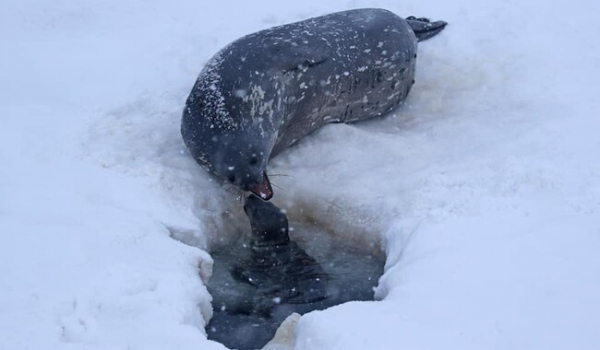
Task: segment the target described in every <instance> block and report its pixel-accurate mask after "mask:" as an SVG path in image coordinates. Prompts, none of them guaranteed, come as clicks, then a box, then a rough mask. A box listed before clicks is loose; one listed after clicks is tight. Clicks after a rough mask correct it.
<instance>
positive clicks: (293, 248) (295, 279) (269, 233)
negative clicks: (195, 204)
mask: <svg viewBox="0 0 600 350" xmlns="http://www.w3.org/2000/svg"><path fill="white" fill-rule="evenodd" d="M244 212H245V213H246V216H247V217H248V219H249V220H250V226H251V228H252V238H251V240H250V248H251V254H250V257H249V258H248V259H246V260H245V261H243V262H242V263H241V264H239V265H237V266H235V267H234V268H233V269H232V271H231V273H232V276H233V277H234V278H235V279H236V280H238V281H239V282H242V283H247V284H249V285H251V286H253V287H254V288H256V292H255V296H256V297H258V299H259V300H255V301H254V302H253V303H252V305H253V309H254V310H253V312H260V313H264V314H267V315H269V314H271V313H272V310H273V308H275V307H280V306H281V305H284V304H310V303H315V302H319V301H322V300H324V299H326V298H327V297H328V291H327V281H328V280H329V276H328V275H327V274H326V273H325V271H324V270H323V268H322V267H321V265H319V264H318V263H317V261H316V260H315V259H314V258H312V257H311V256H310V255H308V254H307V253H306V252H305V251H304V250H303V249H301V248H300V247H298V244H296V242H294V241H291V240H290V237H289V224H288V220H287V216H286V215H285V213H284V212H283V211H281V209H279V208H278V207H276V206H275V205H274V204H272V203H270V202H265V201H263V200H261V199H260V198H258V197H257V196H255V195H253V194H252V195H250V196H248V197H247V198H246V201H245V203H244Z"/></svg>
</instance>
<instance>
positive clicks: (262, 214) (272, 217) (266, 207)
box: [244, 195, 290, 248]
mask: <svg viewBox="0 0 600 350" xmlns="http://www.w3.org/2000/svg"><path fill="white" fill-rule="evenodd" d="M244 211H245V212H246V216H248V219H250V226H251V227H252V247H253V248H266V247H276V246H281V245H285V244H288V243H289V242H290V237H289V227H288V220H287V216H286V215H285V213H283V212H282V211H281V209H279V208H277V207H276V206H275V205H273V204H272V203H269V202H265V201H263V200H262V199H260V198H258V197H257V196H255V195H250V196H248V197H247V198H246V202H245V203H244Z"/></svg>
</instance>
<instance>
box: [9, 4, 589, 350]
mask: <svg viewBox="0 0 600 350" xmlns="http://www.w3.org/2000/svg"><path fill="white" fill-rule="evenodd" d="M357 7H383V8H387V9H389V10H391V11H394V12H396V13H398V14H401V15H403V16H409V15H416V16H427V17H429V18H431V19H434V20H438V19H440V20H445V21H448V22H449V23H450V24H449V26H448V27H447V28H446V29H445V30H444V31H443V32H442V33H441V34H440V35H439V36H438V37H436V38H434V39H431V40H430V41H426V42H423V43H421V44H420V46H419V58H418V62H417V78H416V84H415V86H414V88H413V90H412V91H411V94H410V96H409V98H408V101H407V103H406V104H405V105H404V106H402V107H401V108H399V109H398V110H397V111H396V113H395V115H394V116H388V117H386V118H384V119H379V120H373V121H369V122H366V123H361V124H355V125H330V126H327V127H325V128H323V129H322V130H320V131H319V132H317V133H315V134H314V135H311V136H310V137H308V138H307V139H304V140H302V141H300V142H299V143H298V144H297V145H295V146H294V147H292V148H291V149H289V150H288V151H286V152H284V153H283V154H281V155H280V156H278V157H277V158H276V159H274V160H273V162H272V163H271V167H272V169H273V170H272V171H273V172H275V173H281V174H287V175H290V177H276V178H275V177H273V178H272V180H273V181H274V182H275V183H276V184H277V185H278V186H280V187H282V189H281V190H279V191H277V192H276V194H275V201H276V203H277V204H278V205H280V206H282V207H284V208H285V209H286V212H287V214H288V215H289V216H290V218H292V219H293V220H297V221H303V220H304V221H308V220H311V221H314V222H316V223H317V224H318V225H319V226H321V227H324V228H326V229H327V230H328V231H331V232H335V233H336V234H338V235H343V236H344V237H345V239H347V240H352V241H355V242H356V243H357V244H371V245H377V244H381V245H382V247H383V249H385V251H386V253H387V257H388V258H387V263H386V272H385V274H384V276H383V277H382V279H381V281H380V285H379V287H378V289H377V291H376V297H377V298H378V299H380V301H377V302H354V303H348V304H345V305H340V306H337V307H334V308H331V309H328V310H325V311H320V312H313V313H310V314H307V315H304V316H302V317H301V318H300V320H299V321H298V326H297V329H296V343H295V348H296V349H311V350H315V349H316V350H318V349H395V348H408V349H417V348H418V349H439V348H447V349H448V348H449V349H482V348H483V349H490V348H503V349H506V348H515V349H573V348H576V349H597V348H600V333H598V331H597V329H598V326H599V325H600V255H599V254H598V253H597V252H598V250H599V248H600V210H599V209H600V153H598V150H599V149H600V138H599V137H598V130H600V120H599V119H598V118H596V114H597V111H598V109H599V108H600V101H599V100H598V98H597V96H596V95H597V92H598V88H597V87H596V86H597V81H598V80H599V79H600V64H599V63H598V62H600V42H598V40H597V37H596V35H595V33H598V32H599V31H600V24H599V23H598V22H597V20H596V19H595V16H596V14H597V13H599V11H600V5H599V4H597V3H594V2H591V1H571V2H567V1H564V0H561V1H556V2H553V3H552V4H549V3H547V2H542V1H539V0H536V1H529V2H517V1H510V0H507V1H498V2H495V3H489V2H476V1H473V0H458V1H453V2H451V3H448V2H444V1H441V0H431V1H427V2H418V1H412V0H411V1H405V2H403V3H402V4H400V3H398V2H397V1H392V0H379V1H370V2H369V1H358V0H357V1H331V2H322V1H319V2H317V1H314V0H309V1H302V2H298V3H293V2H285V3H284V2H277V1H274V0H269V1H263V2H261V3H260V4H256V3H252V2H247V3H245V2H242V3H240V2H235V1H232V0H223V1H219V2H203V3H198V2H194V1H190V0H178V1H172V2H169V3H166V2H164V3H163V2H160V1H156V0H151V1H141V0H133V1H128V2H120V1H113V0H110V1H86V2H77V1H74V0H60V1H53V2H43V1H39V0H27V1H19V2H2V3H1V4H0V40H1V42H2V43H3V50H2V51H3V54H2V55H0V82H1V84H2V88H1V92H2V93H1V94H0V113H1V115H2V122H3V125H2V128H0V146H1V147H0V162H1V164H2V167H1V168H0V226H1V227H2V228H3V230H2V231H3V232H2V235H1V236H0V276H2V278H1V279H0V334H2V336H1V337H0V349H11V350H17V349H67V348H68V349H95V348H98V349H145V350H151V349H172V348H178V349H222V348H223V347H222V346H220V344H217V343H214V342H211V341H207V340H206V337H205V332H204V329H203V326H204V324H205V322H206V319H207V318H208V317H210V314H211V311H210V305H209V301H210V296H209V295H208V293H207V291H206V289H205V287H204V283H203V281H202V279H201V278H200V277H199V275H198V268H199V267H200V275H201V276H202V278H203V279H204V280H206V279H207V278H208V276H209V275H210V269H211V264H212V260H211V258H210V256H209V255H208V253H206V251H207V250H208V249H209V248H210V247H211V246H212V245H214V244H218V243H219V242H220V241H221V240H225V241H226V240H227V239H228V238H230V237H232V235H235V234H239V232H243V231H244V230H247V229H249V227H248V228H246V227H245V226H244V224H245V222H244V216H243V213H241V211H240V208H241V205H240V204H239V202H237V201H236V200H235V199H234V198H233V196H232V195H231V194H229V193H227V192H226V191H225V190H224V189H223V188H221V187H220V186H219V185H218V184H215V183H214V182H213V181H212V180H211V179H210V177H209V176H207V175H206V172H205V171H204V170H203V169H201V168H199V167H198V166H197V165H196V164H195V163H194V162H193V160H191V159H190V157H189V155H188V154H187V153H186V152H185V148H184V146H183V144H182V141H181V139H180V136H179V118H180V115H181V110H182V108H183V104H184V101H185V98H186V97H187V94H188V93H189V90H190V89H191V86H192V85H193V83H194V80H195V77H196V76H197V74H198V73H199V72H200V70H201V68H202V66H203V64H204V63H205V62H206V61H207V60H208V59H209V58H210V57H211V56H212V55H213V54H214V53H216V52H217V51H218V50H219V49H220V48H221V47H223V46H224V45H226V44H227V43H228V42H230V41H232V40H234V39H236V38H238V37H240V36H242V35H245V34H248V33H251V32H253V31H256V30H260V29H263V28H267V27H269V26H273V25H278V24H283V23H287V22H292V21H297V20H301V19H304V18H308V17H311V16H317V15H321V14H325V13H328V12H333V11H337V10H343V9H349V8H357ZM294 322H295V320H294ZM285 332H286V334H288V333H289V332H291V331H290V330H289V329H286V330H285ZM282 337H283V336H282ZM283 338H285V339H291V337H289V336H285V337H283ZM288 345H289V344H288Z"/></svg>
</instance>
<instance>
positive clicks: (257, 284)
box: [206, 202, 385, 350]
mask: <svg viewBox="0 0 600 350" xmlns="http://www.w3.org/2000/svg"><path fill="white" fill-rule="evenodd" d="M261 203H264V202H261ZM261 205H262V204H261ZM269 205H270V204H269ZM250 212H251V211H250ZM271 214H273V213H271ZM274 215H275V217H272V216H271V217H269V216H268V215H262V216H258V217H255V218H251V220H255V221H260V223H265V222H267V223H268V224H269V225H267V226H264V225H263V226H261V227H257V226H256V225H253V229H252V236H251V235H250V232H248V234H246V235H242V237H241V238H239V240H237V241H234V242H229V243H228V244H226V245H222V246H220V247H215V249H214V250H213V251H212V252H211V255H212V257H213V259H214V266H213V275H212V277H211V279H210V281H209V283H208V290H209V292H210V294H211V295H212V297H213V302H212V305H213V310H214V313H213V317H212V319H211V321H210V322H209V323H208V325H207V326H206V332H207V335H208V338H209V339H211V340H215V341H218V342H220V343H222V344H224V345H225V346H227V347H229V348H232V349H240V350H245V349H260V348H262V347H263V346H264V345H265V344H266V343H267V342H269V341H270V340H271V339H272V338H273V336H274V334H275V331H276V330H277V328H278V327H279V325H280V324H281V322H282V321H284V320H285V319H286V318H287V317H288V316H289V315H291V314H292V313H294V312H296V313H299V314H305V313H307V312H310V311H313V310H323V309H326V308H328V307H331V306H335V305H339V304H342V303H345V302H348V301H353V300H360V301H366V300H373V297H374V288H375V287H376V286H377V283H378V280H379V277H380V276H381V275H382V273H383V266H384V263H385V256H384V254H383V253H382V252H381V250H380V249H379V247H371V248H366V247H364V246H360V245H359V244H357V243H354V244H353V242H347V241H344V240H343V239H342V238H341V237H338V236H336V235H332V234H331V233H330V232H326V231H325V230H323V229H322V228H320V227H318V226H317V225H314V224H309V223H306V222H290V223H289V227H290V232H289V237H290V239H291V241H290V242H289V243H288V242H287V241H286V240H285V239H284V240H282V238H285V237H286V236H287V234H286V233H287V232H286V231H287V230H279V231H275V230H276V229H277V228H278V227H279V226H284V228H287V218H285V214H283V213H279V212H277V213H275V214H274ZM248 216H249V217H251V214H248ZM281 216H283V218H285V219H284V220H285V222H282V221H277V217H279V218H281ZM271 223H274V224H271ZM279 228H281V227H279ZM275 232H281V234H275ZM250 236H251V237H250ZM271 243H273V244H271Z"/></svg>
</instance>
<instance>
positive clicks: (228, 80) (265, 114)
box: [181, 9, 446, 199]
mask: <svg viewBox="0 0 600 350" xmlns="http://www.w3.org/2000/svg"><path fill="white" fill-rule="evenodd" d="M445 25H446V23H445V22H433V23H429V21H427V20H425V19H419V20H417V19H414V18H411V19H408V20H405V19H403V18H401V17H398V16H396V15H395V14H393V13H391V12H389V11H386V10H381V9H362V10H351V11H344V12H339V13H333V14H330V15H326V16H322V17H317V18H313V19H309V20H305V21H302V22H297V23H292V24H288V25H283V26H280V27H275V28H272V29H267V30H263V31H260V32H257V33H254V34H251V35H248V36H245V37H243V38H241V39H239V40H236V41H234V42H233V43H231V44H229V45H228V46H226V47H225V48H224V49H222V50H221V51H220V52H219V53H217V54H216V55H215V56H214V57H213V58H212V59H211V60H210V61H209V62H208V64H207V65H206V67H205V68H204V70H203V71H202V72H201V73H200V76H199V77H198V80H197V81H196V84H195V85H194V87H193V89H192V91H191V93H190V95H189V97H188V99H187V102H186V107H185V109H184V112H183V118H182V125H181V133H182V136H183V140H184V142H185V144H186V145H187V147H188V148H189V149H190V152H191V153H192V155H193V157H194V158H195V159H196V161H197V162H198V163H199V164H201V165H202V166H204V167H206V168H207V169H208V170H209V171H211V172H213V173H214V174H216V175H217V176H218V177H220V178H222V179H223V180H226V181H227V182H229V183H231V184H234V185H236V186H238V187H240V188H242V189H243V190H245V191H252V192H254V193H255V194H257V195H259V196H260V197H261V198H263V199H269V198H271V196H272V189H271V186H270V184H269V181H268V179H267V177H266V173H265V171H264V170H265V167H266V165H267V161H268V160H269V159H270V158H271V157H274V156H275V155H277V154H278V153H280V152H281V151H282V150H283V149H285V148H286V147H288V146H290V145H291V144H293V143H294V142H296V141H297V140H298V139H300V138H302V137H303V136H305V135H307V134H309V133H311V132H313V131H314V130H316V129H318V128H320V127H321V126H323V125H325V124H327V123H332V122H353V121H358V120H364V119H368V118H372V117H375V116H379V115H383V114H385V113H387V112H389V111H391V110H393V109H394V108H395V107H396V106H398V105H399V104H400V103H401V102H402V101H404V100H405V99H406V96H407V95H408V93H409V92H410V89H411V87H412V85H413V83H414V75H415V62H416V50H417V41H418V40H419V39H421V40H423V39H426V38H429V37H431V36H433V35H435V34H437V33H438V32H439V31H441V30H442V29H443V28H444V26H445Z"/></svg>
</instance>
